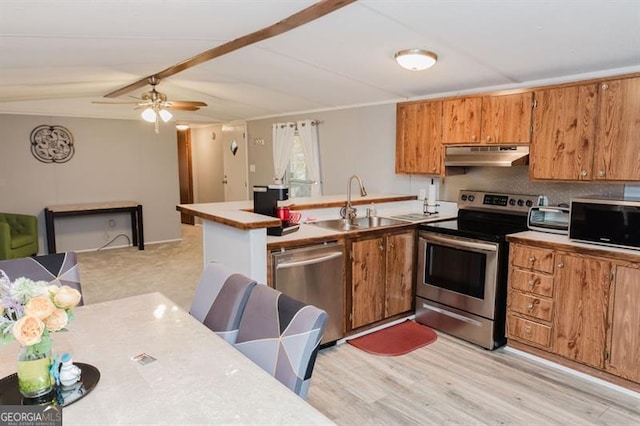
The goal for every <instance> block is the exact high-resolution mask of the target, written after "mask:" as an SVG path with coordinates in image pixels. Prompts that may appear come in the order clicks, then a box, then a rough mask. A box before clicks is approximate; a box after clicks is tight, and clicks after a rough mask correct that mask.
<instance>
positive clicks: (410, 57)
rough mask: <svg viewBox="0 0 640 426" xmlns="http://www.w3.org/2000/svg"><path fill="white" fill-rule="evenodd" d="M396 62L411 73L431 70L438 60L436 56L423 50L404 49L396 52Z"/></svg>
mask: <svg viewBox="0 0 640 426" xmlns="http://www.w3.org/2000/svg"><path fill="white" fill-rule="evenodd" d="M394 58H395V60H396V62H397V63H398V64H399V65H400V66H401V67H403V68H406V69H408V70H411V71H422V70H426V69H427V68H431V67H432V66H434V65H435V63H436V61H437V60H438V55H436V54H435V53H433V52H429V51H428V50H423V49H406V50H400V51H398V52H396V54H395V55H394Z"/></svg>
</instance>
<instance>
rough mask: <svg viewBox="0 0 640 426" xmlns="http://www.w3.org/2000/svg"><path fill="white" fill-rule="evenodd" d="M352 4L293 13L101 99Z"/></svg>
mask: <svg viewBox="0 0 640 426" xmlns="http://www.w3.org/2000/svg"><path fill="white" fill-rule="evenodd" d="M355 1H356V0H322V1H319V2H317V3H314V4H312V5H311V6H309V7H307V8H306V9H303V10H301V11H300V12H296V13H294V14H293V15H290V16H288V17H286V18H284V19H283V20H281V21H279V22H277V23H275V24H273V25H269V26H268V27H264V28H262V29H260V30H258V31H254V32H252V33H250V34H247V35H244V36H242V37H240V38H237V39H235V40H231V41H229V42H227V43H224V44H221V45H220V46H216V47H214V48H213V49H209V50H207V51H205V52H202V53H200V54H198V55H196V56H194V57H192V58H189V59H187V60H185V61H182V62H180V63H178V64H176V65H173V66H170V67H169V68H167V69H164V70H162V71H160V72H159V73H157V74H153V75H150V76H147V77H144V78H142V79H140V80H138V81H136V82H134V83H131V84H129V85H128V86H125V87H122V88H120V89H118V90H114V91H113V92H110V93H107V94H106V95H104V97H105V98H116V97H118V96H121V95H124V94H126V93H129V92H131V91H132V90H135V89H139V88H140V87H143V86H146V85H147V83H148V81H149V78H156V79H163V78H167V77H171V76H172V75H175V74H177V73H179V72H181V71H184V70H186V69H189V68H192V67H194V66H196V65H199V64H201V63H203V62H207V61H210V60H211V59H215V58H217V57H218V56H222V55H225V54H227V53H231V52H233V51H235V50H238V49H241V48H243V47H246V46H249V45H251V44H254V43H257V42H259V41H262V40H266V39H268V38H271V37H274V36H277V35H280V34H283V33H286V32H287V31H290V30H293V29H295V28H298V27H300V26H302V25H304V24H307V23H309V22H311V21H314V20H316V19H318V18H322V17H323V16H325V15H328V14H329V13H331V12H334V11H336V10H338V9H340V8H342V7H344V6H347V5H349V4H351V3H353V2H355Z"/></svg>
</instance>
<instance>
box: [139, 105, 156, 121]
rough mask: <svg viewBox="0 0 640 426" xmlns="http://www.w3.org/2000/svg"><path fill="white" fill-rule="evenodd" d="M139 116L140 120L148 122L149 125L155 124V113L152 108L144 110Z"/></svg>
mask: <svg viewBox="0 0 640 426" xmlns="http://www.w3.org/2000/svg"><path fill="white" fill-rule="evenodd" d="M140 115H141V116H142V119H143V120H144V121H148V122H149V123H155V122H156V112H155V111H154V110H153V108H147V109H145V110H144V111H142V114H140Z"/></svg>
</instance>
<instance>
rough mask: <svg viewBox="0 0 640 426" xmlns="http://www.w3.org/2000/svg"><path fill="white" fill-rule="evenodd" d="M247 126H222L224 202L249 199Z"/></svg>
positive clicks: (244, 124) (243, 124)
mask: <svg viewBox="0 0 640 426" xmlns="http://www.w3.org/2000/svg"><path fill="white" fill-rule="evenodd" d="M246 135H247V125H246V123H242V124H225V125H224V126H222V158H223V164H224V177H223V179H222V183H223V184H224V200H225V201H241V200H247V199H249V193H248V181H249V176H248V171H247V161H248V157H247V138H246Z"/></svg>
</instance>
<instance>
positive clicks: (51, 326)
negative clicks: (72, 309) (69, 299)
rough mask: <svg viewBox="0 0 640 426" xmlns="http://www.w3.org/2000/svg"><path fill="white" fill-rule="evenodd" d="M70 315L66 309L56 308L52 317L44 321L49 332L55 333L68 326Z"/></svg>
mask: <svg viewBox="0 0 640 426" xmlns="http://www.w3.org/2000/svg"><path fill="white" fill-rule="evenodd" d="M68 322H69V315H67V311H65V310H64V309H59V308H56V309H55V310H54V311H53V313H52V314H51V315H49V316H48V317H47V318H45V319H44V325H45V326H46V327H47V330H49V331H51V332H54V331H60V330H62V329H63V328H65V327H66V326H67V323H68Z"/></svg>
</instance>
